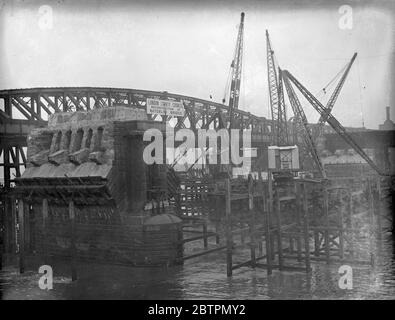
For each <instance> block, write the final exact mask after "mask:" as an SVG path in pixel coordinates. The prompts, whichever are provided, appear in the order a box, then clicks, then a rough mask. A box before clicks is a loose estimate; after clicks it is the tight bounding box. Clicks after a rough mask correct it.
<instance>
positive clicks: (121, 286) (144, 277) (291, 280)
mask: <svg viewBox="0 0 395 320" xmlns="http://www.w3.org/2000/svg"><path fill="white" fill-rule="evenodd" d="M384 230H387V231H386V232H385V231H384V232H383V240H382V242H381V245H378V244H377V243H376V249H375V251H376V261H375V265H374V266H371V265H353V264H352V263H350V264H349V265H350V266H351V267H352V270H353V288H352V289H351V290H345V289H340V288H339V285H338V280H339V277H340V274H339V273H338V270H339V267H340V265H341V264H339V263H332V264H330V265H327V264H326V263H325V262H320V263H317V262H313V263H312V272H311V273H308V274H307V273H305V272H303V271H297V272H295V271H292V272H284V271H282V272H279V271H273V273H272V275H270V276H268V275H267V272H266V270H265V269H260V268H256V269H252V268H250V267H243V268H240V269H237V270H235V271H234V273H233V276H232V277H231V278H227V277H226V262H225V261H226V259H225V252H222V251H220V252H214V253H211V254H209V255H206V256H203V257H200V258H196V259H191V260H187V261H186V262H185V264H184V265H183V266H176V267H169V268H132V267H127V266H114V265H103V264H92V263H84V264H79V265H78V267H77V273H78V280H77V281H74V282H72V281H71V278H70V266H69V264H68V263H64V262H63V263H60V262H56V261H51V262H50V264H51V266H52V267H53V272H54V283H53V289H52V290H41V289H40V288H39V286H38V280H39V278H40V276H41V275H40V274H38V266H39V265H40V263H39V262H37V261H31V262H29V263H28V264H27V270H26V272H25V273H24V274H22V275H20V274H19V273H18V269H17V267H16V266H17V264H16V263H15V261H14V262H13V263H8V264H7V265H6V266H5V268H3V270H2V271H1V274H0V292H1V294H2V299H394V298H395V260H394V247H393V238H392V234H391V233H390V231H389V230H390V227H389V225H388V226H387V227H384ZM200 248H201V244H200ZM194 249H196V248H190V250H194ZM247 259H248V250H247V249H244V250H243V249H240V251H239V252H238V254H237V257H236V258H235V259H234V260H235V262H242V261H246V260H247ZM302 266H303V265H302Z"/></svg>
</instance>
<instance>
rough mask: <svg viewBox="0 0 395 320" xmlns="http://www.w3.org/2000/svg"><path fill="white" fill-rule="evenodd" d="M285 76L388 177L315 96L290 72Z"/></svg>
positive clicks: (371, 164) (370, 162) (375, 167)
mask: <svg viewBox="0 0 395 320" xmlns="http://www.w3.org/2000/svg"><path fill="white" fill-rule="evenodd" d="M283 73H284V76H285V77H286V78H287V79H289V80H290V81H291V82H292V83H293V84H294V85H295V86H296V87H297V88H298V90H299V91H300V92H301V93H302V94H303V96H304V97H305V98H306V100H307V101H309V103H310V104H311V105H312V106H313V108H314V109H315V110H316V111H317V112H318V113H319V114H320V115H321V117H326V121H327V122H328V124H329V125H330V126H331V127H332V128H333V130H335V131H336V132H337V134H339V136H340V137H341V138H342V139H343V140H344V141H345V142H346V143H347V144H348V145H350V146H351V147H352V148H353V149H354V150H355V151H356V152H357V153H358V154H359V155H360V156H361V157H362V159H364V160H365V161H366V162H367V163H368V164H369V165H370V166H371V167H372V169H374V170H375V171H376V172H377V173H378V174H379V175H386V173H384V172H382V171H381V169H380V168H379V167H377V165H376V164H375V163H374V162H373V161H372V159H370V158H369V156H368V155H367V154H366V153H365V151H363V149H362V148H361V147H360V146H359V145H358V143H356V142H355V141H354V139H353V138H352V137H351V136H350V134H348V132H347V131H346V129H345V128H344V127H343V126H342V125H341V123H340V122H339V121H338V120H337V119H336V118H335V117H334V116H333V115H332V114H331V113H329V112H328V110H326V108H325V107H324V106H323V105H322V103H321V102H319V101H318V99H317V98H316V97H314V95H313V94H312V93H311V92H310V91H308V90H307V89H306V88H305V87H304V86H303V85H302V84H301V83H300V82H299V81H298V80H297V79H296V78H295V77H294V76H293V75H292V74H291V73H290V72H288V71H287V70H284V71H283Z"/></svg>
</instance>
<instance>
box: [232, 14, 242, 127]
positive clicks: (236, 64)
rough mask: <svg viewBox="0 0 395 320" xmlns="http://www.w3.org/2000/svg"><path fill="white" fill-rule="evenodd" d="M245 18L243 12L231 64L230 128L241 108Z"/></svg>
mask: <svg viewBox="0 0 395 320" xmlns="http://www.w3.org/2000/svg"><path fill="white" fill-rule="evenodd" d="M244 16H245V14H244V12H242V13H241V17H240V25H239V31H238V33H237V40H236V49H235V54H234V57H233V60H232V64H231V84H230V95H229V117H230V128H231V127H232V124H233V123H232V122H233V110H235V109H238V108H239V97H240V83H241V71H242V65H243V33H244Z"/></svg>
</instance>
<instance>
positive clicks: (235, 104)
mask: <svg viewBox="0 0 395 320" xmlns="http://www.w3.org/2000/svg"><path fill="white" fill-rule="evenodd" d="M244 17H245V14H244V12H242V13H241V15H240V24H239V28H238V32H237V39H236V48H235V52H234V55H233V60H232V63H231V64H230V91H228V89H229V81H227V84H226V86H225V93H224V98H223V99H222V103H224V104H225V102H226V95H227V94H228V93H229V104H228V106H229V129H232V128H233V112H234V110H235V109H239V98H240V84H241V72H242V66H243V44H244V41H243V39H244ZM228 80H229V77H228ZM216 117H217V118H218V119H221V118H222V115H221V114H220V113H217V114H216ZM214 119H215V117H213V118H211V119H210V120H209V121H208V122H207V123H206V124H205V125H204V126H203V127H202V129H207V128H208V127H209V125H210V123H211V122H212V121H213V120H214ZM205 152H207V149H206V150H205V151H204V153H205ZM186 153H187V150H185V151H184V153H183V154H180V155H179V156H178V157H177V158H176V159H175V160H174V162H173V163H172V165H171V167H172V168H173V167H174V166H175V165H176V164H177V163H178V161H179V160H180V159H182V158H183V157H184V156H185V155H186ZM199 159H200V157H199V158H198V159H196V160H195V162H194V163H193V164H192V166H190V167H189V169H188V171H189V170H190V169H191V168H192V167H193V166H194V165H195V164H196V163H197V161H198V160H199Z"/></svg>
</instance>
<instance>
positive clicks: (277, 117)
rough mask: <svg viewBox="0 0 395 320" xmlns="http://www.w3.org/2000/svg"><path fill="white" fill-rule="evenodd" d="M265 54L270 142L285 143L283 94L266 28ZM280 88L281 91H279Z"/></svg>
mask: <svg viewBox="0 0 395 320" xmlns="http://www.w3.org/2000/svg"><path fill="white" fill-rule="evenodd" d="M266 51H267V52H266V54H267V74H268V83H269V97H270V108H271V114H272V120H273V124H274V127H273V132H272V143H273V144H275V145H279V146H281V145H287V144H288V133H287V118H286V113H285V103H284V95H283V92H282V90H281V89H280V86H279V80H280V81H281V79H278V77H277V70H276V64H275V61H274V51H273V49H272V45H271V43H270V38H269V33H268V31H267V30H266ZM280 90H281V91H280Z"/></svg>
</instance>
